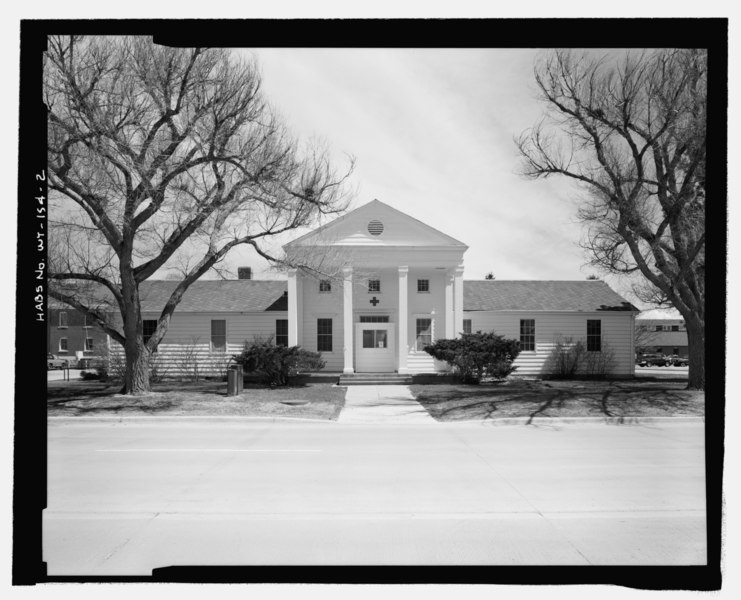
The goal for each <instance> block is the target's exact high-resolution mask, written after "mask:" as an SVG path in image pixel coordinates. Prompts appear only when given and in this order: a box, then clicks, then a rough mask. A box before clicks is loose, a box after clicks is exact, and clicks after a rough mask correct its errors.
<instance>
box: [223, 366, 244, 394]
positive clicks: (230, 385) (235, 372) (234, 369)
mask: <svg viewBox="0 0 741 600" xmlns="http://www.w3.org/2000/svg"><path fill="white" fill-rule="evenodd" d="M243 388H244V369H243V368H242V365H232V366H231V367H229V370H228V371H227V372H226V395H227V396H239V394H241V393H242V389H243Z"/></svg>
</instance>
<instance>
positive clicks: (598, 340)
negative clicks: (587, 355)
mask: <svg viewBox="0 0 741 600" xmlns="http://www.w3.org/2000/svg"><path fill="white" fill-rule="evenodd" d="M587 352H602V321H601V320H600V319H587Z"/></svg>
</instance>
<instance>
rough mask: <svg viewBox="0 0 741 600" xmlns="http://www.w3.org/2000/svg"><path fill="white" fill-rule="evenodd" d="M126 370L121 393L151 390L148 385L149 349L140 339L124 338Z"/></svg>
mask: <svg viewBox="0 0 741 600" xmlns="http://www.w3.org/2000/svg"><path fill="white" fill-rule="evenodd" d="M124 348H125V351H126V371H125V372H124V385H123V389H122V390H121V393H122V394H131V395H138V394H145V393H147V392H149V391H150V390H151V388H150V385H149V358H150V355H149V351H148V350H147V349H146V348H145V347H144V343H143V340H142V339H137V338H136V337H135V338H134V339H133V340H131V341H130V340H129V338H126V345H125V346H124Z"/></svg>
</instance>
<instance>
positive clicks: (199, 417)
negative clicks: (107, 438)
mask: <svg viewBox="0 0 741 600" xmlns="http://www.w3.org/2000/svg"><path fill="white" fill-rule="evenodd" d="M47 420H48V421H57V422H68V423H80V422H83V423H93V422H96V421H101V422H104V423H111V422H115V423H131V422H136V421H143V422H145V423H153V422H155V421H204V420H205V421H216V422H219V421H221V422H226V423H229V422H241V421H272V422H280V421H299V422H303V423H336V422H337V421H335V420H331V419H304V418H301V417H258V416H255V417H243V416H239V415H234V416H228V417H225V416H220V415H169V416H160V417H149V416H146V415H135V416H126V417H120V416H119V417H113V416H111V417H104V416H92V417H58V416H50V417H47Z"/></svg>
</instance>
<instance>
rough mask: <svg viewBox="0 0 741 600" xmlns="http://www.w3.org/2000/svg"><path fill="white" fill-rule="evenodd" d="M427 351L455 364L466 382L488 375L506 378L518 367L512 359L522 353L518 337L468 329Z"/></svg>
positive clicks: (437, 357) (439, 341) (429, 347)
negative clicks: (470, 331) (516, 338)
mask: <svg viewBox="0 0 741 600" xmlns="http://www.w3.org/2000/svg"><path fill="white" fill-rule="evenodd" d="M425 352H427V354H430V355H432V356H433V357H434V358H436V359H437V360H442V361H444V362H446V363H448V364H449V365H451V366H452V367H453V368H454V369H455V370H456V371H457V373H458V376H459V377H460V379H461V381H463V382H464V383H479V382H480V381H481V380H482V379H483V378H485V377H493V378H495V379H504V378H505V377H507V376H509V375H510V374H511V373H513V372H514V371H515V370H516V369H517V367H513V366H512V363H513V362H514V360H515V359H516V358H517V355H518V354H519V353H520V344H519V342H518V341H517V340H511V339H506V338H505V337H504V336H502V335H497V334H496V333H493V332H489V333H481V332H480V331H478V332H476V333H464V334H463V335H462V336H461V337H459V338H456V339H452V340H438V341H436V342H435V343H434V344H432V345H431V346H426V347H425Z"/></svg>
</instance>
